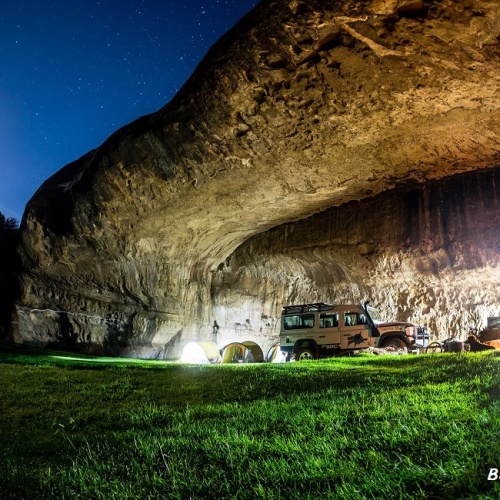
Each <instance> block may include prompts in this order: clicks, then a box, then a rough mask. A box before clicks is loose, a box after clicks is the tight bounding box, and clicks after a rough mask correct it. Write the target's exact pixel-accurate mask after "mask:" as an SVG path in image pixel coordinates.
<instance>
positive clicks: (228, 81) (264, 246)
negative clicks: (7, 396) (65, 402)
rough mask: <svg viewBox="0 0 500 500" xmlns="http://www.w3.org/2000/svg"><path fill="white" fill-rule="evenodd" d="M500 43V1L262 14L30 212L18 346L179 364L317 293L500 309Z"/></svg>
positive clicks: (458, 309) (262, 337) (266, 7)
mask: <svg viewBox="0 0 500 500" xmlns="http://www.w3.org/2000/svg"><path fill="white" fill-rule="evenodd" d="M499 37H500V9H498V3H497V2H495V1H486V0H466V1H461V2H453V1H451V0H441V1H421V0H418V1H415V0H372V1H354V0H344V1H320V0H317V1H309V2H301V1H296V0H294V1H291V2H290V1H281V0H276V1H264V2H262V3H261V4H260V5H259V6H257V7H256V9H254V11H252V12H251V13H250V14H249V15H247V16H246V17H245V18H244V19H243V20H242V21H241V22H240V23H239V24H238V25H237V26H236V27H235V28H234V29H233V30H231V31H230V32H229V33H228V34H227V35H225V36H224V37H223V38H222V39H221V40H220V41H219V42H218V43H217V44H216V45H215V46H214V47H213V48H212V49H211V50H210V51H209V53H208V54H207V57H206V58H205V60H204V61H203V62H202V63H201V64H200V66H199V67H198V68H197V70H196V71H195V73H194V74H193V76H192V77H191V78H190V80H189V81H188V82H187V83H186V85H185V86H184V87H183V88H182V89H181V91H180V92H179V93H178V95H177V96H176V97H175V98H174V99H173V101H172V102H170V103H169V104H168V105H167V106H165V107H164V108H163V109H161V110H160V111H158V112H157V113H155V114H152V115H149V116H146V117H143V118H141V119H139V120H137V121H136V122H134V123H132V124H130V125H128V126H126V127H124V128H123V129H121V130H119V131H117V132H116V133H115V134H114V135H113V136H111V137H110V138H109V139H108V140H107V141H106V142H105V143H104V144H103V145H101V146H100V147H99V148H97V149H95V150H94V151H91V152H90V153H88V154H87V155H85V156H84V157H82V158H81V159H79V160H77V161H76V162H74V163H72V164H70V165H67V166H66V167H64V168H63V169H62V170H61V171H59V172H58V173H57V174H55V175H54V176H53V177H51V178H50V179H48V180H47V181H46V182H45V183H44V184H43V185H42V186H41V188H40V189H39V190H38V192H37V193H36V194H35V196H34V197H33V198H32V200H31V201H30V202H29V204H28V206H27V208H26V212H25V215H24V218H23V224H22V227H23V245H22V248H21V251H20V252H21V257H22V260H23V263H24V268H25V272H24V274H23V276H22V285H23V294H22V296H21V297H20V299H19V301H18V305H17V313H18V317H17V318H16V323H17V324H18V327H17V331H16V332H15V337H16V339H17V340H19V341H36V342H40V343H48V342H54V341H55V342H58V343H59V344H63V345H69V346H71V345H76V344H78V345H79V346H80V347H82V348H89V349H96V350H98V351H99V352H102V351H103V350H104V351H105V352H113V353H125V354H127V353H128V354H130V355H146V356H149V355H156V356H160V357H175V356H177V355H178V354H179V353H180V348H181V347H182V344H183V343H185V342H187V341H189V340H198V339H200V340H204V339H207V338H208V339H211V337H217V340H218V341H219V342H220V343H224V342H226V341H230V340H247V339H249V340H256V341H257V342H258V343H260V344H261V345H262V344H264V347H265V346H266V345H269V344H270V343H271V342H272V341H274V339H275V338H276V321H277V318H278V316H279V312H280V310H281V306H282V305H284V303H291V302H294V301H298V300H325V301H342V302H344V301H345V300H348V299H349V300H351V299H352V300H356V301H362V300H364V299H365V298H372V300H373V302H374V304H376V305H381V306H382V308H383V309H384V310H385V311H386V312H387V313H389V314H390V315H391V316H395V317H397V318H399V319H407V318H412V319H418V320H419V322H423V323H427V324H428V325H429V326H431V327H433V328H434V329H436V330H437V331H436V333H437V334H438V335H439V334H440V333H441V332H443V331H444V330H446V331H448V330H460V329H462V328H464V327H465V325H466V324H467V323H468V322H469V321H472V320H474V321H481V320H483V319H485V315H488V314H490V313H491V312H494V313H496V315H500V312H499V311H498V307H499V302H500V291H499V288H498V285H497V283H499V280H498V265H499V261H498V259H499V252H498V250H499V248H498V229H497V228H498V227H499V222H500V221H499V220H498V215H497V214H498V192H499V181H498V171H497V170H496V169H498V168H499V167H500V99H498V96H499V95H500V38H499ZM474 172H478V173H477V174H476V173H474ZM479 172H481V173H479ZM469 183H471V184H470V186H469ZM478 186H479V187H478ZM314 214H317V215H314ZM325 228H329V229H328V230H327V229H325ZM344 229H345V230H346V231H343V230H344ZM351 231H352V232H351ZM298 235H300V236H301V237H300V243H299V241H298ZM294 238H297V240H296V239H294ZM46 309H50V311H45V310H46ZM492 315H494V314H492ZM214 322H216V324H217V326H218V327H219V328H214Z"/></svg>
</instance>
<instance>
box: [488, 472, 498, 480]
mask: <svg viewBox="0 0 500 500" xmlns="http://www.w3.org/2000/svg"><path fill="white" fill-rule="evenodd" d="M497 479H498V469H490V473H489V474H488V481H496V480H497Z"/></svg>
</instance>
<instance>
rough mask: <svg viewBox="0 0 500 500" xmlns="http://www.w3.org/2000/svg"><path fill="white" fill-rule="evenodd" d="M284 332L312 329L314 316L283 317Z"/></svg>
mask: <svg viewBox="0 0 500 500" xmlns="http://www.w3.org/2000/svg"><path fill="white" fill-rule="evenodd" d="M283 324H284V327H285V330H299V329H301V328H313V327H314V314H297V315H293V316H285V319H284V322H283Z"/></svg>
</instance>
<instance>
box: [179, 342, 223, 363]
mask: <svg viewBox="0 0 500 500" xmlns="http://www.w3.org/2000/svg"><path fill="white" fill-rule="evenodd" d="M219 357H220V354H219V349H218V348H217V345H216V344H215V342H208V341H207V342H189V343H188V344H186V345H185V346H184V349H182V356H181V358H180V359H179V361H180V362H181V363H193V364H201V365H203V364H208V363H217V362H218V361H219Z"/></svg>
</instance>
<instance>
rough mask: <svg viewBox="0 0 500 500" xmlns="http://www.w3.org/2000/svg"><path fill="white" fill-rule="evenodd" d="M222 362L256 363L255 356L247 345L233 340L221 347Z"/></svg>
mask: <svg viewBox="0 0 500 500" xmlns="http://www.w3.org/2000/svg"><path fill="white" fill-rule="evenodd" d="M221 363H223V364H226V363H255V358H254V356H253V354H252V351H251V350H250V349H249V348H248V347H247V346H246V345H243V344H242V343H240V342H232V343H231V344H228V345H227V346H226V347H223V348H222V349H221Z"/></svg>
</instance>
